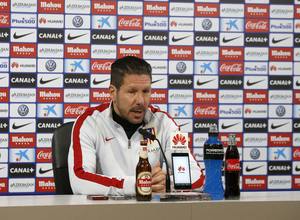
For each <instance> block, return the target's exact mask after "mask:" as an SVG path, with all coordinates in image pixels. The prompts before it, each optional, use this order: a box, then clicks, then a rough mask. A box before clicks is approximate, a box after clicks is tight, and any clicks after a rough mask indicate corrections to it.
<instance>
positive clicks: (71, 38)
mask: <svg viewBox="0 0 300 220" xmlns="http://www.w3.org/2000/svg"><path fill="white" fill-rule="evenodd" d="M84 35H87V34H80V35H75V36H71V35H70V34H68V40H74V39H76V38H79V37H82V36H84Z"/></svg>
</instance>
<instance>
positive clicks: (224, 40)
mask: <svg viewBox="0 0 300 220" xmlns="http://www.w3.org/2000/svg"><path fill="white" fill-rule="evenodd" d="M240 37H241V36H238V37H234V38H229V39H226V38H225V37H223V43H229V42H230V41H233V40H236V39H238V38H240Z"/></svg>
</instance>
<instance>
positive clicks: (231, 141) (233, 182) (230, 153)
mask: <svg viewBox="0 0 300 220" xmlns="http://www.w3.org/2000/svg"><path fill="white" fill-rule="evenodd" d="M239 197H240V155H239V151H238V149H237V147H236V139H235V135H234V134H229V136H228V147H227V150H226V153H225V198H232V199H238V198H239Z"/></svg>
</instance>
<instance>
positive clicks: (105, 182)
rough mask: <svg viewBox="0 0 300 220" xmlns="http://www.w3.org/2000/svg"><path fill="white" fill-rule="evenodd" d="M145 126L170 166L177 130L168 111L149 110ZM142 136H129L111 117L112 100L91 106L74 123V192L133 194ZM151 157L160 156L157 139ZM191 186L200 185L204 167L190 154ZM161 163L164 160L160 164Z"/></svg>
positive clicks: (71, 155) (71, 174)
mask: <svg viewBox="0 0 300 220" xmlns="http://www.w3.org/2000/svg"><path fill="white" fill-rule="evenodd" d="M144 122H145V125H144V126H143V128H152V131H153V132H154V133H155V135H156V137H157V138H158V139H159V140H160V141H161V144H162V147H163V148H164V151H165V153H166V157H167V160H168V163H169V166H170V167H171V164H170V161H171V150H170V140H169V139H170V133H171V132H172V131H176V130H178V127H177V125H176V123H175V122H174V121H173V119H172V118H170V117H169V116H168V114H167V113H165V112H162V111H160V110H158V109H156V108H154V107H152V106H150V107H149V109H148V110H147V112H146V115H145V119H144ZM142 139H143V137H142V135H141V134H140V133H139V132H138V131H136V132H135V133H134V134H133V135H132V137H131V138H130V139H128V138H127V135H126V133H125V131H124V129H123V127H122V126H120V125H119V124H118V123H116V122H115V121H114V120H113V119H112V109H111V103H105V104H102V105H99V106H96V107H92V108H88V109H87V110H86V111H85V113H83V114H82V115H81V116H79V117H78V118H77V120H76V122H75V124H74V126H73V131H72V141H71V146H70V150H69V157H68V164H69V177H70V182H71V187H72V190H73V193H74V194H104V195H133V194H135V169H136V165H137V163H138V159H139V149H140V140H142ZM148 147H149V148H148V159H149V162H150V164H151V166H154V165H156V164H157V163H158V161H162V158H160V150H159V146H158V144H157V142H151V143H150V144H149V146H148ZM190 161H191V162H190V163H191V164H190V167H191V177H192V183H193V185H192V187H193V188H197V187H201V186H202V184H203V178H200V177H201V169H200V167H199V166H198V165H197V163H196V161H195V160H194V158H193V156H192V155H191V154H190ZM161 164H162V163H161Z"/></svg>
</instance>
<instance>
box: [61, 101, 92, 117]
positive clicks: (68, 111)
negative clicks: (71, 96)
mask: <svg viewBox="0 0 300 220" xmlns="http://www.w3.org/2000/svg"><path fill="white" fill-rule="evenodd" d="M88 107H89V105H88V104H65V106H64V117H66V118H77V117H78V116H79V115H81V114H83V113H84V112H85V110H86V109H87V108H88Z"/></svg>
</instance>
